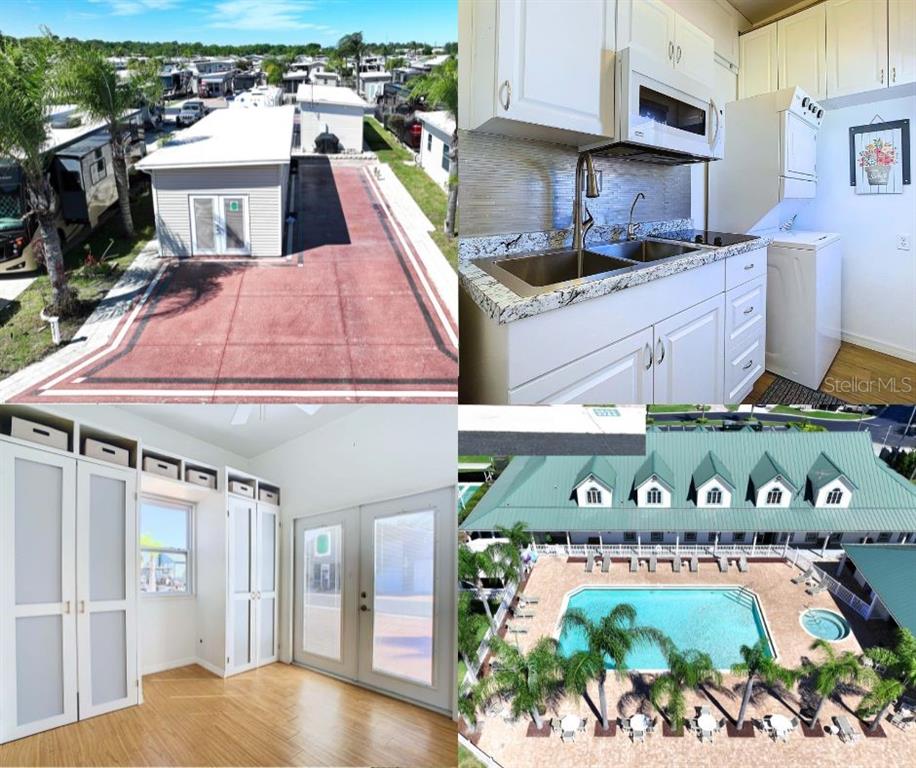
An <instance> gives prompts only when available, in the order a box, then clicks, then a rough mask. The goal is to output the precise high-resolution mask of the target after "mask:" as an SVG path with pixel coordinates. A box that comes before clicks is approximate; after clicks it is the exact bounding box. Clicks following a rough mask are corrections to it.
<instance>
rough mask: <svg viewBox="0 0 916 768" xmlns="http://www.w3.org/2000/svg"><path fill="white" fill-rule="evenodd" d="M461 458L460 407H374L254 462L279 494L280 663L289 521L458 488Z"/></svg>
mask: <svg viewBox="0 0 916 768" xmlns="http://www.w3.org/2000/svg"><path fill="white" fill-rule="evenodd" d="M329 407H333V406H329ZM457 457H458V409H457V407H452V406H443V405H430V406H418V405H412V406H405V405H371V406H364V407H363V408H361V409H360V410H358V411H355V412H353V413H351V414H349V415H347V416H345V417H343V418H341V419H338V420H336V421H333V422H331V423H329V424H327V425H325V426H324V427H322V428H320V429H317V430H315V431H314V432H310V433H308V434H306V435H303V436H302V437H300V438H297V439H295V440H292V441H290V442H288V443H286V444H284V445H282V446H279V447H277V448H275V449H273V450H271V451H268V452H267V453H264V454H261V455H260V456H258V457H256V458H255V459H254V460H253V461H252V467H251V471H252V472H254V473H255V474H257V475H260V476H262V477H265V478H269V479H271V480H272V481H274V482H276V483H277V484H278V485H279V486H280V488H281V493H282V498H281V533H280V558H281V559H280V586H281V589H284V588H285V589H286V594H285V595H284V596H283V597H282V598H281V604H280V658H281V659H282V660H283V661H289V660H290V658H291V651H292V648H291V641H290V631H291V616H290V607H291V605H292V598H291V594H290V591H289V588H288V585H289V584H290V583H291V573H290V560H291V556H290V552H291V543H292V525H291V520H292V518H294V517H298V516H301V515H309V514H318V513H321V512H330V511H334V510H338V509H343V508H345V507H351V506H356V505H359V504H366V503H369V502H373V501H383V500H386V499H394V498H397V497H399V496H406V495H409V494H412V493H416V492H419V491H428V490H433V489H435V488H442V487H445V486H449V485H454V484H455V479H456V474H455V473H456V469H455V467H456V464H455V462H456V460H457Z"/></svg>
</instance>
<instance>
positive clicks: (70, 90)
mask: <svg viewBox="0 0 916 768" xmlns="http://www.w3.org/2000/svg"><path fill="white" fill-rule="evenodd" d="M63 61H64V64H63V66H62V68H61V87H62V91H63V93H64V95H65V97H66V98H67V100H68V101H69V102H71V103H73V104H76V105H77V106H79V107H80V109H81V110H82V112H83V113H84V114H85V115H86V116H87V117H88V118H89V119H90V120H97V121H102V122H104V123H105V125H106V126H107V128H108V134H109V136H111V154H112V163H113V165H114V176H115V183H116V185H117V187H118V206H119V208H120V210H121V228H122V229H123V231H124V236H125V237H133V236H134V222H133V217H132V216H131V212H130V186H129V182H128V178H127V157H126V155H125V148H126V144H127V128H128V124H127V121H126V120H125V119H124V118H125V115H126V114H127V113H128V112H130V111H131V110H133V109H136V108H137V107H140V106H143V105H144V104H155V103H157V102H158V101H159V100H160V99H161V98H162V83H161V81H160V80H159V78H158V76H157V72H156V68H155V67H149V66H147V67H142V68H140V69H138V70H136V71H135V72H132V73H131V75H130V77H128V78H126V79H124V80H122V79H121V78H119V77H118V73H117V71H116V70H115V68H114V65H113V64H111V63H110V62H109V61H108V60H107V59H106V58H105V56H104V54H103V53H102V52H101V51H100V50H98V49H96V48H89V47H87V46H84V45H78V46H77V45H73V46H71V47H70V48H69V49H68V50H67V52H66V56H65V58H64V59H63Z"/></svg>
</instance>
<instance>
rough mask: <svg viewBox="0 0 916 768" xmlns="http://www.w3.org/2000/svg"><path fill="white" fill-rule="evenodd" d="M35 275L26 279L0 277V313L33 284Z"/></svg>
mask: <svg viewBox="0 0 916 768" xmlns="http://www.w3.org/2000/svg"><path fill="white" fill-rule="evenodd" d="M35 277H36V275H28V276H26V277H0V312H2V311H3V310H4V309H6V307H7V306H8V305H9V304H10V303H11V302H14V301H16V299H18V298H19V295H20V294H21V293H22V292H23V291H24V290H25V289H26V288H28V287H29V286H30V285H31V284H32V283H33V282H35Z"/></svg>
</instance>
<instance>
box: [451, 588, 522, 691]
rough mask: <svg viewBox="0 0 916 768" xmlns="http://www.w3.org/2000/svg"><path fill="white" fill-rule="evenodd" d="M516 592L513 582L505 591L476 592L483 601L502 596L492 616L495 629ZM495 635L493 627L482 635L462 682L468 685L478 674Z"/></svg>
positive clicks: (487, 590)
mask: <svg viewBox="0 0 916 768" xmlns="http://www.w3.org/2000/svg"><path fill="white" fill-rule="evenodd" d="M517 591H518V584H516V583H515V582H510V583H509V584H508V585H507V586H506V588H505V589H482V590H478V591H476V594H477V596H478V597H481V598H483V599H488V598H490V597H497V596H500V595H501V596H502V600H501V602H500V604H499V608H498V609H497V611H496V613H495V614H494V615H493V620H494V622H495V624H496V627H497V628H499V627H500V625H502V623H503V619H505V618H506V614H507V613H508V612H509V606H510V605H512V601H513V600H514V599H515V593H516V592H517ZM494 634H496V633H495V632H494V631H493V627H489V628H488V629H487V631H486V634H484V636H483V639H482V640H481V641H480V646H479V647H478V648H477V656H476V658H474V659H471V660H470V661H471V663H472V664H473V670H472V669H470V668H469V669H468V671H467V672H465V674H464V682H465V683H470V682H471V676H472V675H473V676H475V677H476V676H477V675H479V674H480V667H481V666H482V665H483V660H484V659H485V658H486V657H487V653H489V651H490V640H492V639H493V635H494Z"/></svg>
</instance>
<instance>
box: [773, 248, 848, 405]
mask: <svg viewBox="0 0 916 768" xmlns="http://www.w3.org/2000/svg"><path fill="white" fill-rule="evenodd" d="M773 237H774V240H773V242H772V243H771V245H770V247H769V249H768V250H767V339H766V368H767V370H768V371H771V372H772V373H776V374H779V375H780V376H784V377H785V378H787V379H791V380H792V381H797V382H798V383H799V384H804V385H805V386H806V387H810V388H811V389H818V388H819V387H820V385H821V382H822V381H823V379H824V375H825V374H826V373H827V369H828V368H829V367H830V364H831V363H832V362H833V358H834V357H836V353H837V351H838V350H839V348H840V338H841V288H842V275H843V252H842V243H841V242H840V236H839V235H838V234H837V233H835V232H803V231H798V230H789V231H787V232H783V231H779V232H776V233H774V234H773Z"/></svg>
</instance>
